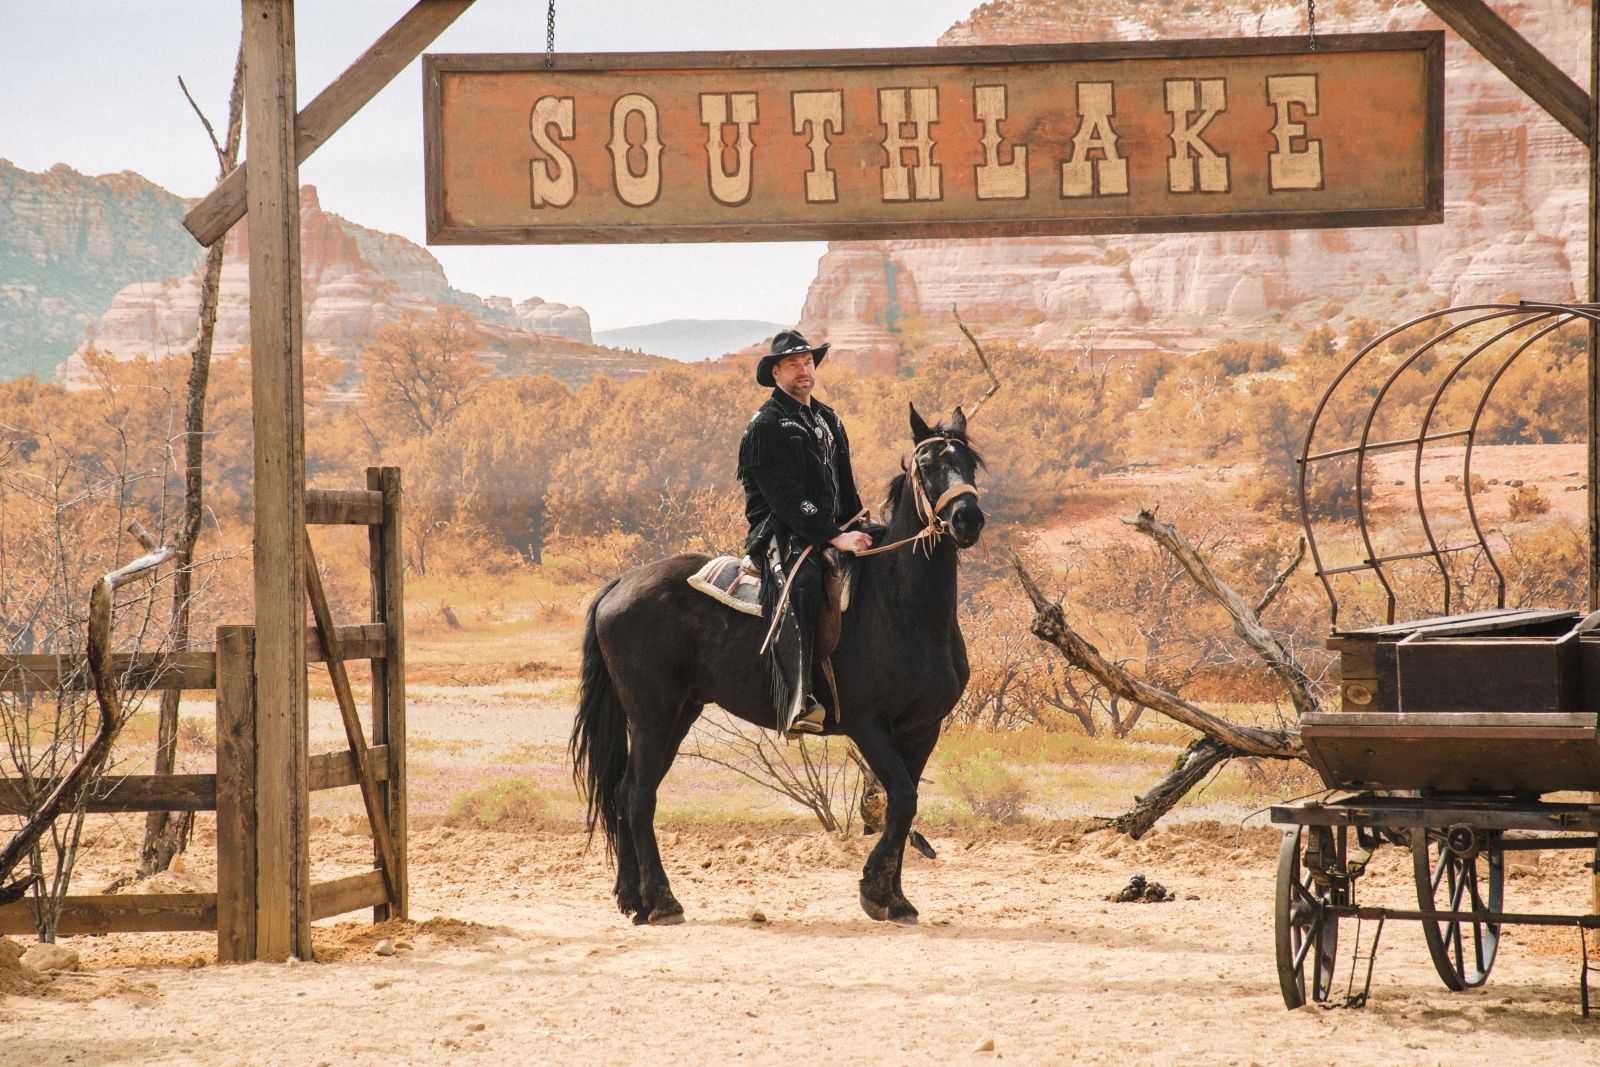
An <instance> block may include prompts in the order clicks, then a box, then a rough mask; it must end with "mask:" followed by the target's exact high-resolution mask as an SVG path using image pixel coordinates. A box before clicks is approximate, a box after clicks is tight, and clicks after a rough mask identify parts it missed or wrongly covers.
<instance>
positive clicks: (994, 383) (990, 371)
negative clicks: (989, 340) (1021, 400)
mask: <svg viewBox="0 0 1600 1067" xmlns="http://www.w3.org/2000/svg"><path fill="white" fill-rule="evenodd" d="M950 314H951V315H953V316H955V320H956V326H958V327H959V328H960V330H961V332H962V333H963V334H965V335H966V338H967V340H968V341H970V342H971V343H972V350H973V351H974V352H976V353H977V355H978V362H979V363H982V364H983V371H984V373H985V374H987V375H988V376H989V382H990V385H989V390H988V392H986V393H984V394H983V395H982V396H980V397H979V398H978V402H977V403H976V404H974V405H972V410H971V411H969V412H967V413H966V414H967V418H969V419H971V418H974V417H976V416H977V414H978V409H979V408H981V407H983V405H984V402H985V401H987V400H988V399H989V398H990V397H991V396H994V394H996V393H998V392H999V391H1000V379H999V378H997V377H996V376H995V373H994V368H993V367H991V366H989V357H988V356H986V355H984V354H983V346H982V345H980V344H979V343H978V339H977V338H976V337H974V336H972V331H971V330H969V329H967V324H966V323H964V322H962V321H961V311H960V310H959V309H958V308H957V307H956V306H955V305H954V304H951V305H950Z"/></svg>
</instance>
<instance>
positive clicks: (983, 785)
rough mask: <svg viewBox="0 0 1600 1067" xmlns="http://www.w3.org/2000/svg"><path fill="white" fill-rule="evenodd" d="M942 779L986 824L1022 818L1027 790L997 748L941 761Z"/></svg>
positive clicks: (1011, 821)
mask: <svg viewBox="0 0 1600 1067" xmlns="http://www.w3.org/2000/svg"><path fill="white" fill-rule="evenodd" d="M944 774H945V779H946V780H947V781H948V782H949V783H950V785H951V787H952V788H954V790H955V791H956V793H957V794H959V795H960V797H961V799H962V801H963V802H964V803H965V804H966V805H967V809H968V810H969V811H971V812H972V814H973V815H974V816H976V817H977V818H980V819H985V820H987V821H989V822H997V823H1014V822H1016V821H1018V820H1019V819H1021V818H1022V805H1023V804H1024V802H1026V801H1027V799H1028V787H1027V786H1026V785H1024V784H1023V782H1022V779H1021V778H1019V777H1017V776H1016V775H1015V774H1013V773H1011V769H1010V768H1009V767H1007V766H1006V763H1005V759H1004V757H1002V756H1001V755H1000V752H999V750H998V749H993V748H981V749H979V750H978V751H976V752H974V753H972V754H970V755H967V756H959V757H956V758H954V759H947V760H945V762H944Z"/></svg>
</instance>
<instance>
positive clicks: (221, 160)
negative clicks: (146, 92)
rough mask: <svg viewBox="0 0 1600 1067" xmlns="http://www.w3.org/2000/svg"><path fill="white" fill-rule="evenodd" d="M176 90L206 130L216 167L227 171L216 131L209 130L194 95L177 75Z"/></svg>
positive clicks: (225, 155)
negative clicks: (181, 94)
mask: <svg viewBox="0 0 1600 1067" xmlns="http://www.w3.org/2000/svg"><path fill="white" fill-rule="evenodd" d="M178 88H180V89H182V90H183V98H184V99H185V100H187V101H189V106H190V107H192V108H194V113H195V116H196V117H197V118H199V120H200V125H202V126H204V127H205V128H206V136H207V137H209V138H211V150H212V151H214V152H215V153H216V154H217V166H219V167H222V168H223V169H224V170H226V169H227V153H226V152H224V151H223V150H222V143H221V142H220V141H218V140H217V131H216V130H214V129H212V128H211V120H210V119H208V118H206V113H205V112H204V111H201V110H200V105H199V104H197V103H195V99H194V95H193V94H192V93H190V92H189V87H188V86H187V85H185V84H184V81H183V75H182V74H180V75H178Z"/></svg>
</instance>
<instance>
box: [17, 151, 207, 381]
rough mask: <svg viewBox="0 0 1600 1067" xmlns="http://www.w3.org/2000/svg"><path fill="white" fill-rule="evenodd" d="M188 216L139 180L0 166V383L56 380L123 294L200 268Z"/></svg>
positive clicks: (61, 167)
mask: <svg viewBox="0 0 1600 1067" xmlns="http://www.w3.org/2000/svg"><path fill="white" fill-rule="evenodd" d="M183 212H184V206H183V201H182V200H180V199H178V198H177V197H176V196H173V195H172V194H171V193H169V192H167V191H166V190H164V189H162V188H160V187H159V186H156V185H153V184H151V183H150V182H148V181H146V180H145V179H143V178H141V177H139V175H137V174H133V173H129V172H123V173H121V174H107V175H103V176H101V177H98V178H90V177H87V176H85V175H82V174H79V173H78V172H77V171H75V170H73V169H72V168H71V167H68V166H65V165H58V166H55V167H52V168H51V169H50V170H49V171H48V172H46V173H44V174H35V173H32V172H30V171H25V170H22V169H20V168H18V167H15V166H13V165H12V164H11V162H10V161H9V160H4V159H0V381H3V380H6V379H10V378H14V377H16V376H17V375H19V374H28V373H34V374H39V375H41V376H44V377H48V376H49V375H50V374H52V373H53V372H54V371H55V369H56V367H57V365H59V364H60V362H61V361H62V360H63V359H64V358H66V356H67V354H68V353H69V352H71V351H72V350H73V349H74V348H76V347H78V345H79V344H81V343H82V341H83V336H84V330H85V329H86V328H88V327H89V326H90V325H92V324H93V323H94V322H95V321H96V319H98V318H99V316H100V313H101V312H102V311H104V310H105V309H106V307H107V306H109V305H110V303H111V298H112V295H113V294H114V293H116V292H117V290H119V289H121V288H122V287H123V286H125V285H127V284H129V283H130V282H133V281H136V280H138V279H141V278H170V277H173V276H176V275H182V274H186V273H188V272H189V271H191V270H194V269H195V267H196V266H197V265H198V264H199V263H200V260H201V250H200V249H199V248H198V247H197V246H196V245H195V243H194V241H193V239H191V238H190V237H189V235H188V234H187V233H185V232H184V230H183V227H182V225H181V221H182V218H183Z"/></svg>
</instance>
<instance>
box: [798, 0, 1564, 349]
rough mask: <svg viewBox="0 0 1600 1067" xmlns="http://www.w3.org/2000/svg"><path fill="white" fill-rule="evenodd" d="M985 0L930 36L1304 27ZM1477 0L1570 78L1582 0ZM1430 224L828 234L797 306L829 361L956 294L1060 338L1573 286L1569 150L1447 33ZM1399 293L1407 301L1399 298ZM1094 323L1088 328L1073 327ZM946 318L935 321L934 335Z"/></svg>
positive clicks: (1115, 6)
mask: <svg viewBox="0 0 1600 1067" xmlns="http://www.w3.org/2000/svg"><path fill="white" fill-rule="evenodd" d="M1250 7H1251V5H1250V4H1248V3H1247V4H1242V5H1241V4H1223V5H1214V4H1207V3H1200V4H1186V5H1181V6H1180V5H1177V4H1155V3H1140V2H1137V0H1105V2H1102V3H1097V4H1083V3H1080V2H1077V0H997V2H993V3H986V4H984V5H983V6H982V7H980V8H978V9H977V10H976V11H974V12H973V14H972V15H971V16H970V17H969V18H968V19H966V20H965V21H963V22H961V23H959V24H957V25H956V26H955V27H953V28H952V29H951V30H949V31H948V32H947V33H946V34H945V35H944V36H943V37H942V38H941V40H940V43H941V44H947V45H966V44H1013V43H1043V42H1073V41H1100V40H1154V39H1163V38H1166V39H1176V38H1185V37H1226V36H1280V35H1296V34H1303V33H1304V32H1305V9H1304V7H1303V6H1301V5H1299V4H1293V5H1290V4H1284V3H1267V4H1259V5H1256V9H1255V10H1253V11H1252V10H1250ZM1494 7H1495V10H1496V11H1497V12H1499V13H1500V14H1501V15H1502V16H1503V17H1505V18H1506V19H1507V20H1508V21H1509V22H1510V23H1511V24H1512V25H1513V26H1515V27H1516V28H1517V30H1518V31H1519V32H1520V33H1522V34H1523V36H1525V37H1527V38H1528V39H1529V40H1530V41H1531V42H1533V44H1534V45H1535V46H1537V47H1538V48H1539V49H1540V50H1541V51H1543V52H1544V53H1545V54H1546V55H1548V56H1549V57H1550V58H1551V59H1552V60H1553V61H1554V62H1556V63H1557V64H1558V65H1559V66H1561V68H1562V69H1564V70H1565V71H1567V72H1568V73H1569V74H1570V75H1571V76H1572V77H1573V78H1574V80H1576V81H1578V82H1579V83H1580V84H1585V83H1586V82H1587V80H1588V79H1587V76H1586V71H1587V67H1588V58H1587V53H1586V51H1585V50H1586V48H1587V47H1588V44H1587V41H1588V36H1589V11H1588V5H1587V4H1584V3H1579V2H1577V0H1523V2H1512V3H1505V2H1499V0H1497V2H1496V3H1495V5H1494ZM1317 25H1318V29H1319V30H1320V31H1321V32H1323V33H1355V32H1369V31H1378V30H1385V31H1388V30H1414V29H1434V28H1439V26H1440V24H1439V23H1438V21H1437V20H1435V19H1434V18H1433V16H1432V15H1431V14H1430V13H1429V12H1428V11H1427V9H1426V8H1425V7H1423V6H1422V4H1420V3H1417V2H1415V0H1401V2H1400V3H1398V4H1397V5H1396V6H1394V7H1393V8H1388V7H1385V6H1383V5H1371V4H1366V3H1356V2H1354V0H1339V2H1330V0H1323V2H1322V3H1321V4H1319V5H1318V22H1317ZM1445 84H1446V120H1445V125H1446V133H1445V200H1446V203H1445V222H1444V224H1443V225H1439V226H1424V227H1389V228H1370V229H1343V230H1296V231H1275V232H1257V233H1214V234H1166V235H1162V234H1155V235H1141V236H1125V237H1123V236H1117V237H1058V238H1028V239H1016V238H1007V239H995V240H976V241H886V242H873V243H835V244H832V245H830V247H829V250H828V252H827V253H826V254H825V255H824V257H823V259H822V262H821V264H820V265H819V268H818V274H817V277H816V280H815V281H814V282H813V283H812V285H811V289H810V292H809V294H808V295H807V298H806V303H805V309H804V311H803V312H802V316H801V329H802V330H803V331H804V332H805V333H806V334H807V335H808V336H826V337H827V338H828V340H830V341H832V342H833V343H834V345H835V348H836V351H839V352H840V353H841V354H843V355H844V356H845V358H846V359H855V360H856V361H858V362H865V363H867V364H869V365H873V366H879V365H883V364H884V363H886V362H888V363H892V362H893V361H894V360H895V359H896V358H897V357H898V355H899V352H900V350H901V348H902V345H903V343H904V342H905V340H906V337H907V335H906V332H905V331H906V326H907V325H908V324H915V323H917V322H918V321H919V320H920V321H921V322H922V323H923V324H924V325H923V327H922V328H923V329H933V330H935V331H945V330H951V327H950V326H949V324H948V310H949V307H950V305H951V304H952V303H955V304H958V305H959V306H960V307H961V309H962V314H963V316H964V317H965V318H966V320H967V321H968V322H981V323H983V324H984V325H985V326H986V327H988V328H989V329H990V331H991V334H992V335H993V336H997V337H1010V338H1014V339H1018V340H1024V341H1027V342H1029V343H1032V344H1036V345H1041V346H1044V347H1046V348H1061V349H1070V348H1072V347H1073V346H1075V345H1076V344H1077V343H1078V338H1079V337H1080V335H1081V334H1082V332H1083V331H1084V330H1085V329H1096V330H1099V331H1101V332H1102V333H1103V332H1105V331H1108V330H1110V331H1128V330H1135V331H1140V332H1150V331H1169V332H1170V331H1177V332H1180V333H1181V332H1183V331H1185V330H1187V331H1190V332H1191V333H1198V332H1200V331H1206V332H1208V333H1209V332H1214V330H1215V327H1216V326H1218V325H1219V324H1220V325H1221V326H1223V327H1228V326H1244V325H1246V324H1255V323H1260V322H1262V321H1263V320H1264V319H1266V318H1269V317H1271V316H1273V315H1276V314H1279V313H1282V312H1286V311H1288V310H1289V309H1292V308H1294V307H1295V306H1296V305H1301V304H1304V303H1305V302H1307V301H1311V300H1313V299H1319V298H1320V300H1321V301H1330V302H1334V303H1338V304H1346V303H1348V302H1351V301H1354V300H1357V299H1358V298H1366V302H1365V304H1363V306H1362V311H1361V313H1362V314H1366V315H1369V316H1372V317H1378V316H1384V315H1389V316H1391V317H1392V316H1393V315H1395V314H1396V313H1397V311H1398V309H1399V308H1400V307H1405V306H1411V307H1414V306H1415V305H1416V304H1417V302H1418V301H1422V302H1431V303H1432V304H1435V305H1436V304H1438V303H1440V302H1442V301H1447V302H1451V303H1467V302H1472V301H1477V300H1493V299H1497V298H1499V297H1501V296H1504V295H1507V294H1517V295H1521V296H1525V297H1528V298H1532V299H1555V300H1568V299H1573V298H1575V297H1577V296H1578V295H1579V294H1581V293H1582V292H1583V286H1584V277H1585V249H1584V240H1585V235H1586V230H1587V228H1586V226H1585V221H1584V215H1585V210H1586V203H1587V199H1586V198H1587V186H1586V178H1585V172H1586V165H1587V160H1586V156H1585V153H1584V151H1583V148H1582V146H1581V145H1580V144H1579V143H1578V142H1577V140H1576V139H1575V138H1573V137H1572V136H1570V135H1569V134H1568V133H1567V132H1566V131H1565V130H1564V129H1562V128H1561V127H1560V126H1559V125H1558V124H1557V123H1556V122H1555V120H1553V119H1551V118H1549V117H1548V116H1546V115H1545V114H1544V113H1543V112H1542V111H1540V110H1539V108H1538V107H1537V105H1535V104H1534V103H1533V102H1532V101H1530V100H1528V99H1527V98H1526V97H1525V96H1523V95H1522V93H1521V91H1520V90H1518V89H1517V88H1516V87H1515V86H1513V85H1512V84H1511V83H1510V82H1509V81H1508V80H1507V79H1506V78H1505V77H1504V76H1503V75H1501V74H1500V73H1499V71H1497V70H1495V69H1494V68H1493V67H1492V66H1491V65H1490V64H1489V63H1488V61H1487V60H1485V59H1483V58H1482V57H1481V56H1479V55H1478V54H1477V53H1476V52H1474V51H1472V50H1471V49H1470V48H1469V47H1468V46H1466V45H1465V44H1464V43H1462V41H1461V40H1460V39H1459V38H1457V37H1456V36H1455V35H1454V34H1453V33H1447V35H1446V73H1445ZM1407 298H1408V299H1409V304H1408V303H1407ZM1091 324H1092V325H1091ZM952 332H953V331H952Z"/></svg>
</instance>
